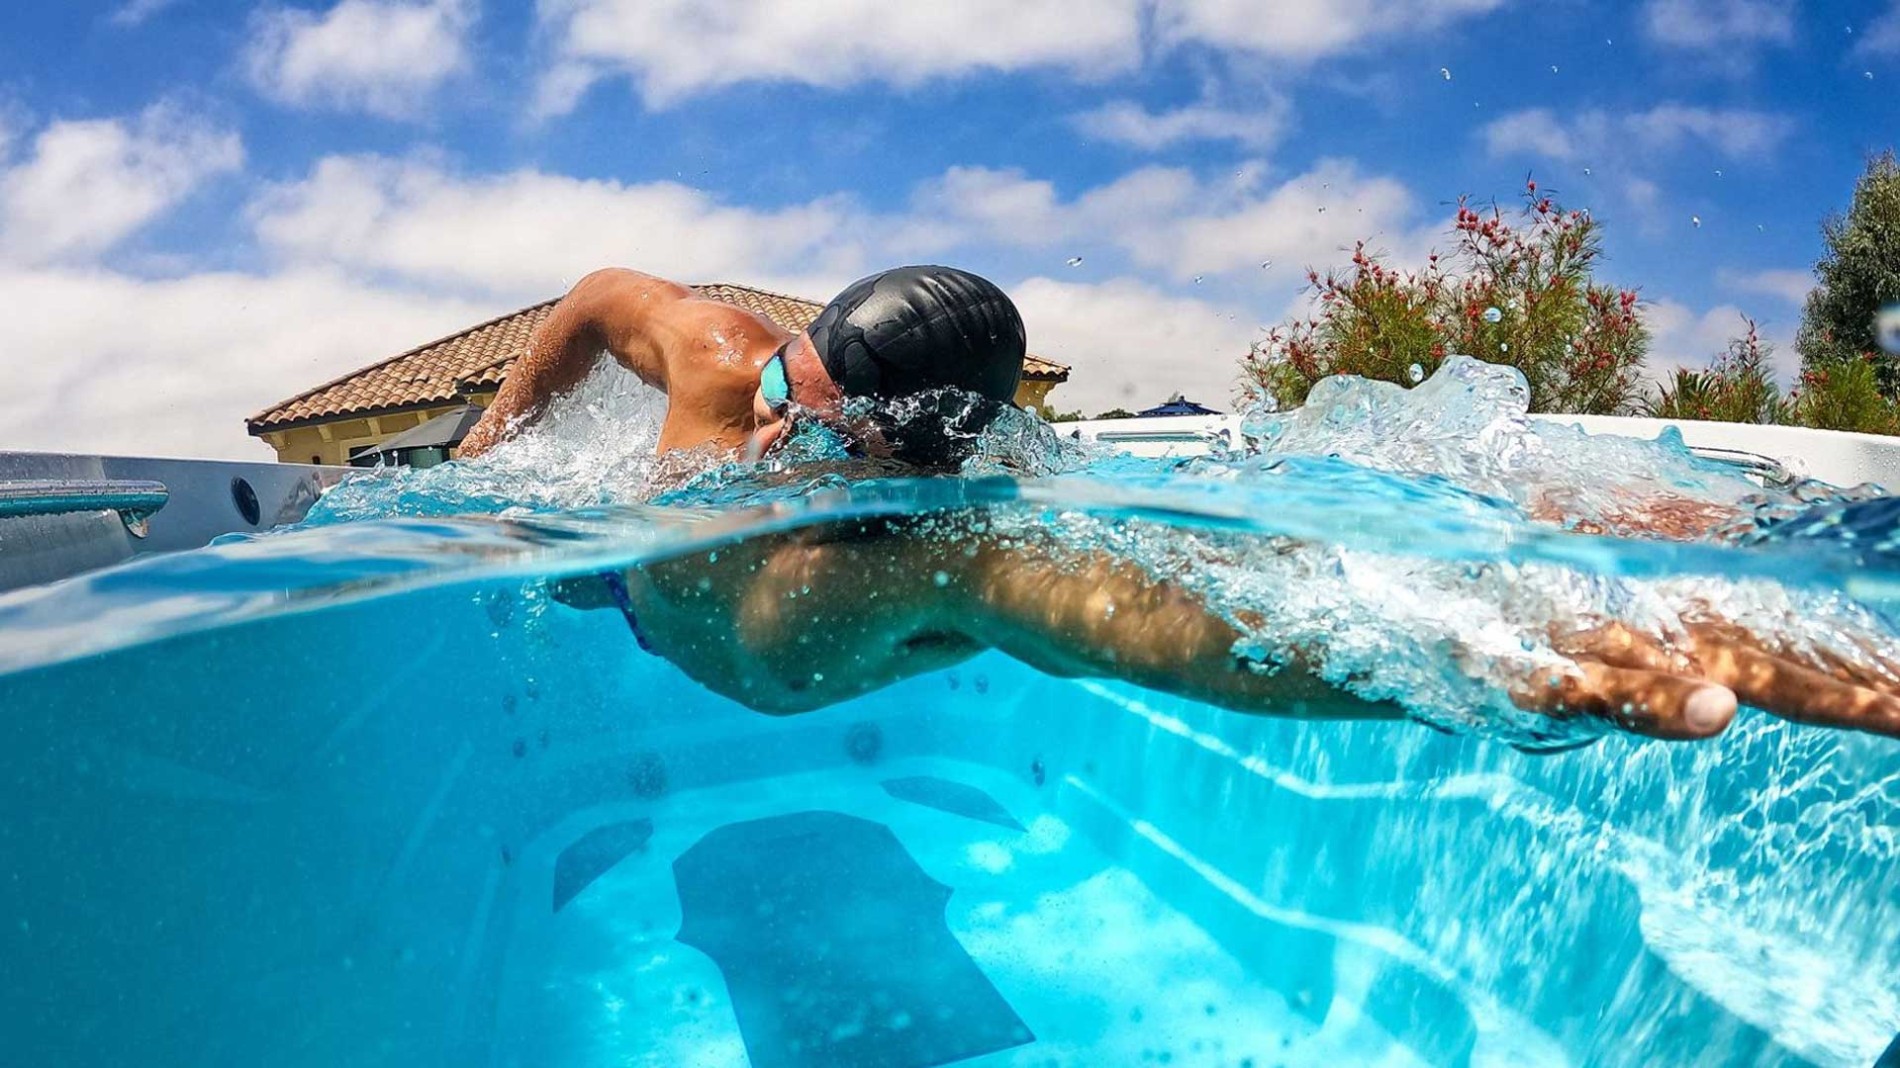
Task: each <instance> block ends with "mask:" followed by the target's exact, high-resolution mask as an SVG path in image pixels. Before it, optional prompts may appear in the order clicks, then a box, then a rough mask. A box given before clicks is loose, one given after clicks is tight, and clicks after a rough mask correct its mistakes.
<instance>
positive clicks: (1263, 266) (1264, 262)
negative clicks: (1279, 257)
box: [1260, 260, 1273, 271]
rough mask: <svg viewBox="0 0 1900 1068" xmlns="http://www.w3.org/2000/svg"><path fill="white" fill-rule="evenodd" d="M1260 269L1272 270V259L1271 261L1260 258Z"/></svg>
mask: <svg viewBox="0 0 1900 1068" xmlns="http://www.w3.org/2000/svg"><path fill="white" fill-rule="evenodd" d="M1260 269H1261V270H1263V271H1270V270H1272V269H1273V261H1272V260H1261V261H1260Z"/></svg>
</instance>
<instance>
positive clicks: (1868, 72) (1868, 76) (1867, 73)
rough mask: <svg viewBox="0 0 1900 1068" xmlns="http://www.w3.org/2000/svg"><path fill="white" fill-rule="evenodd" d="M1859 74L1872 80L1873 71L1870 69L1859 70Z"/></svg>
mask: <svg viewBox="0 0 1900 1068" xmlns="http://www.w3.org/2000/svg"><path fill="white" fill-rule="evenodd" d="M1860 76H1861V77H1863V78H1865V79H1867V80H1868V81H1870V82H1871V81H1873V80H1874V72H1873V71H1870V70H1864V71H1861V72H1860Z"/></svg>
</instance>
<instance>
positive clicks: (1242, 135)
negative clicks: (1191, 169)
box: [1074, 95, 1291, 152]
mask: <svg viewBox="0 0 1900 1068" xmlns="http://www.w3.org/2000/svg"><path fill="white" fill-rule="evenodd" d="M1290 110H1291V108H1290V107H1289V105H1288V102H1287V100H1286V98H1285V97H1282V96H1277V95H1275V96H1270V97H1267V98H1266V99H1265V100H1263V101H1262V102H1261V103H1260V104H1259V105H1257V106H1255V107H1252V108H1223V107H1219V106H1216V105H1214V104H1210V103H1205V102H1203V103H1199V104H1190V105H1188V106H1186V107H1181V108H1175V109H1173V110H1171V111H1160V112H1153V111H1149V110H1148V109H1146V108H1144V107H1142V106H1141V105H1139V104H1137V103H1135V102H1133V101H1130V100H1115V101H1110V102H1109V103H1107V104H1104V105H1102V106H1101V107H1099V108H1096V109H1094V110H1092V111H1085V112H1082V113H1081V114H1079V115H1076V116H1075V117H1074V121H1075V125H1076V127H1077V129H1079V130H1081V131H1082V132H1083V133H1084V134H1086V135H1088V136H1090V137H1093V138H1096V139H1098V140H1102V141H1109V142H1112V143H1114V144H1118V145H1127V146H1128V147H1130V148H1138V149H1143V150H1145V151H1149V152H1153V151H1156V150H1158V149H1163V148H1167V147H1169V146H1171V145H1176V144H1180V143H1182V142H1187V141H1233V142H1235V143H1237V144H1240V145H1242V146H1244V147H1246V148H1251V149H1263V148H1269V147H1271V146H1273V145H1274V144H1275V143H1277V142H1278V141H1279V140H1280V138H1281V136H1282V135H1283V134H1285V132H1286V127H1287V120H1288V117H1289V116H1288V113H1289V111H1290Z"/></svg>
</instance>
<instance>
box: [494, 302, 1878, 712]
mask: <svg viewBox="0 0 1900 1068" xmlns="http://www.w3.org/2000/svg"><path fill="white" fill-rule="evenodd" d="M603 352H604V353H606V354H607V355H609V356H611V357H612V358H613V359H614V360H616V361H617V362H618V363H620V364H621V365H622V366H623V367H626V368H627V369H628V370H630V371H632V372H633V373H634V374H636V375H639V376H640V378H641V379H643V380H644V381H646V382H648V383H650V384H652V385H654V386H656V387H658V388H660V389H662V390H665V391H666V393H667V403H668V408H667V415H666V419H665V422H664V424H663V427H662V430H661V435H660V443H659V449H660V451H661V452H662V453H670V452H677V451H681V450H693V449H705V448H709V447H710V448H711V449H712V450H714V452H715V453H723V454H726V455H728V456H730V455H743V456H749V457H755V458H756V457H758V456H762V455H764V454H766V453H767V452H769V451H771V450H772V449H773V448H774V446H775V445H778V444H779V443H781V442H782V441H783V440H785V438H786V436H787V433H788V430H789V428H790V426H791V424H792V423H793V422H794V421H795V420H797V419H801V418H811V419H814V420H816V421H818V422H820V423H822V424H824V425H826V426H829V427H830V428H831V429H833V430H834V431H836V432H837V433H838V434H839V435H840V436H842V437H843V438H844V439H845V440H847V441H848V442H850V443H852V444H853V447H854V448H857V449H860V450H862V451H864V452H865V453H867V454H869V455H873V456H879V457H885V458H888V459H890V460H893V461H895V462H901V463H907V464H913V465H916V466H919V467H922V468H925V469H932V468H936V469H941V468H942V467H944V466H953V465H954V462H955V461H956V460H957V459H958V458H959V456H958V455H957V448H958V443H959V442H967V441H968V435H967V434H965V435H952V434H947V433H945V429H946V428H945V427H944V426H941V425H935V426H933V425H930V424H931V422H932V420H933V419H938V418H939V417H940V416H941V413H942V412H943V411H944V410H945V409H943V408H940V407H939V408H931V407H928V406H926V408H925V411H924V414H922V415H920V416H919V418H918V421H919V422H921V423H922V424H924V425H900V424H893V423H892V422H891V421H889V420H888V419H885V420H880V419H877V418H865V417H855V418H854V417H853V416H852V415H851V413H850V409H851V406H850V405H848V404H847V400H848V399H849V398H853V397H869V398H873V399H876V400H879V401H890V400H896V399H901V398H905V397H915V396H918V395H932V394H935V393H937V392H938V391H943V390H946V389H950V390H955V391H961V392H960V393H957V394H956V395H958V396H963V397H970V398H974V400H975V401H976V402H977V404H978V407H979V409H982V406H983V405H988V406H990V407H989V408H987V409H983V410H987V411H988V412H991V413H994V412H995V411H1000V410H1001V407H1000V406H1001V405H1004V404H1007V403H1008V402H1009V399H1010V398H1011V396H1012V395H1013V394H1014V391H1015V388H1016V383H1017V380H1018V379H1019V377H1020V375H1021V370H1022V361H1023V356H1024V352H1025V344H1024V330H1023V324H1022V319H1021V317H1020V316H1019V315H1018V314H1017V311H1016V308H1015V306H1014V305H1013V304H1012V303H1011V302H1010V300H1009V298H1008V297H1007V296H1005V295H1004V294H1003V293H1002V291H1001V290H1000V289H998V288H997V287H996V286H995V285H993V284H991V283H990V282H988V281H986V280H984V279H982V278H979V277H977V276H975V275H972V274H969V273H967V272H964V271H958V270H955V269H952V268H947V267H904V268H898V269H896V270H892V271H886V272H884V273H882V274H877V275H873V276H871V277H869V278H866V279H863V280H861V281H859V282H856V283H854V284H852V285H851V286H849V287H847V288H846V289H845V290H844V292H843V293H841V294H839V296H838V298H837V299H836V300H833V301H832V302H831V303H830V304H829V305H827V306H826V307H825V309H824V310H823V312H821V313H820V314H819V316H818V318H817V320H816V321H814V322H813V323H812V325H811V327H810V328H809V329H807V330H804V331H801V332H799V333H797V334H790V333H788V332H786V331H785V330H783V329H782V328H780V327H778V326H776V325H775V324H773V323H771V322H770V321H769V320H766V319H764V318H763V317H761V316H758V315H755V314H753V313H751V312H747V311H745V310H743V309H740V308H736V307H733V306H732V305H728V304H722V303H720V302H717V301H712V300H706V299H703V298H700V297H697V296H695V295H694V294H693V292H692V291H691V290H689V289H687V288H686V287H684V286H680V285H676V284H674V283H672V282H667V281H664V280H661V279H657V278H652V277H650V276H647V275H642V274H638V273H635V272H632V271H618V270H614V271H601V272H597V273H595V274H592V275H589V276H588V277H587V278H585V279H583V280H582V281H581V282H580V284H579V285H577V286H576V287H575V289H574V291H573V292H571V293H570V294H568V296H567V297H565V298H563V299H562V301H561V302H560V303H559V304H558V305H557V306H556V307H555V309H554V311H553V313H552V314H551V315H550V316H549V318H548V319H547V321H546V322H545V323H544V324H543V325H542V326H541V328H540V329H539V330H538V331H537V332H536V334H535V337H534V338H533V340H532V342H531V344H530V349H529V352H528V354H527V355H526V356H524V357H523V358H522V360H521V361H520V362H519V363H518V364H517V366H516V367H515V369H514V370H513V371H512V373H511V374H510V376H509V379H508V381H507V383H506V384H505V385H504V386H503V388H502V390H501V392H500V394H499V395H498V396H497V397H496V400H495V403H494V404H493V405H492V406H491V407H490V408H489V410H488V413H487V414H486V415H485V416H484V417H483V419H482V421H481V422H480V423H479V424H477V426H476V427H475V428H474V429H473V431H471V433H470V435H469V438H468V440H467V441H465V442H464V443H463V454H464V455H479V454H480V453H482V452H483V451H485V450H487V449H489V448H492V447H493V446H494V445H495V444H497V443H498V442H500V441H502V440H504V439H505V438H507V437H508V436H510V435H512V434H514V433H517V432H519V431H520V429H521V428H523V427H525V426H528V425H531V424H532V423H533V422H534V421H535V419H537V418H539V417H540V415H541V414H542V413H544V412H545V411H546V409H547V405H548V402H549V401H550V400H552V399H553V398H554V397H555V396H556V395H558V394H559V393H561V392H563V391H565V390H568V389H571V388H573V387H574V386H575V385H577V384H578V383H579V382H580V381H581V380H582V379H583V378H585V377H587V375H588V374H589V373H590V372H591V371H592V370H593V367H594V365H595V363H596V362H597V361H598V360H599V359H600V357H601V354H602V353H603ZM983 410H979V411H978V412H977V413H976V414H975V415H972V414H971V410H970V409H969V408H955V409H954V414H953V415H952V416H949V417H948V418H953V419H956V420H960V421H961V422H962V429H964V430H968V429H969V427H970V423H971V421H972V420H975V421H977V422H979V423H980V420H981V419H982V418H983ZM979 530H980V525H978V524H971V525H969V528H968V533H967V534H965V535H962V536H959V537H954V538H952V537H945V536H943V535H942V533H941V532H939V533H937V534H933V535H930V536H924V535H920V534H918V533H917V532H916V520H915V519H914V518H913V519H910V520H905V521H883V520H880V521H875V522H854V523H847V524H835V525H833V526H832V527H831V528H829V529H826V530H805V531H798V532H794V533H792V534H786V535H779V536H774V537H769V538H755V539H752V540H749V541H746V542H742V543H739V544H737V545H734V546H730V547H728V548H725V549H722V550H721V551H720V552H718V553H716V554H695V555H693V556H691V557H686V558H681V559H676V560H671V561H664V562H658V563H653V564H648V565H645V566H642V567H638V568H634V569H631V570H629V571H627V572H626V573H625V574H624V575H619V574H614V575H607V576H595V577H591V578H585V579H577V580H569V581H566V582H563V583H561V584H559V585H558V586H557V591H556V592H557V596H559V597H560V598H561V599H562V600H563V601H565V602H567V603H569V604H571V605H574V606H576V607H587V608H609V609H611V608H615V607H617V608H619V609H620V610H621V611H622V612H624V613H625V614H626V615H627V619H628V622H629V623H630V624H631V625H632V626H633V628H634V634H635V636H636V637H637V638H638V639H639V640H640V642H641V644H642V645H643V646H645V647H646V648H648V649H650V650H652V651H653V652H655V653H657V654H659V655H661V656H664V657H666V658H667V659H669V660H671V661H672V662H673V663H674V664H675V665H676V666H678V667H679V668H680V669H681V670H683V671H684V672H685V673H686V674H688V675H690V676H692V677H693V678H694V679H696V680H697V681H699V682H700V683H701V684H702V685H705V686H706V687H708V688H709V689H712V690H714V691H716V692H718V693H721V694H724V695H726V696H728V697H731V698H733V699H734V700H737V701H739V702H741V703H743V704H745V705H747V706H749V707H751V708H754V709H756V710H759V711H762V712H768V713H773V714H788V713H795V712H802V711H807V710H810V709H815V708H821V707H824V706H826V705H830V704H833V703H836V702H839V701H843V700H847V699H849V698H852V697H856V696H859V695H861V694H865V693H868V692H871V691H873V690H877V689H880V688H882V687H884V686H888V685H890V684H892V683H894V682H897V681H899V680H901V679H905V678H909V677H911V676H914V675H918V674H922V673H925V672H930V671H937V670H941V669H943V668H946V667H949V666H952V665H954V664H956V663H959V662H961V661H963V660H967V659H969V658H970V657H973V656H975V655H977V654H978V653H981V652H983V651H985V650H988V649H996V650H1000V651H1002V652H1003V653H1006V654H1008V655H1010V656H1012V657H1015V658H1016V659H1018V660H1021V661H1023V662H1024V663H1026V664H1028V665H1030V666H1032V667H1034V668H1037V669H1039V670H1041V671H1043V672H1046V673H1048V674H1051V675H1057V676H1064V677H1104V678H1116V679H1122V680H1125V681H1128V682H1132V683H1135V684H1137V685H1141V686H1145V687H1149V688H1151V689H1155V690H1160V691H1164V692H1168V693H1174V694H1179V695H1182V696H1185V697H1190V698H1193V699H1196V700H1202V701H1207V702H1209V703H1213V704H1218V705H1222V706H1225V707H1228V708H1233V709H1237V710H1241V711H1246V712H1251V713H1257V714H1265V715H1290V716H1302V717H1308V718H1334V719H1343V718H1354V719H1358V718H1377V719H1394V718H1401V717H1403V715H1404V712H1403V711H1402V710H1401V709H1400V708H1399V707H1398V706H1397V705H1395V704H1390V703H1380V702H1371V701H1366V700H1363V699H1361V698H1358V697H1356V696H1354V695H1352V694H1349V693H1346V692H1344V691H1342V690H1339V689H1337V688H1335V687H1333V686H1331V685H1330V684H1328V683H1326V682H1325V681H1324V680H1322V679H1321V678H1320V677H1319V675H1318V674H1317V672H1316V671H1315V670H1314V669H1313V667H1312V666H1311V665H1307V664H1303V663H1298V662H1295V663H1288V664H1280V665H1274V670H1271V671H1265V670H1260V668H1261V667H1262V665H1256V664H1251V663H1248V662H1246V661H1244V660H1241V659H1238V658H1237V657H1236V656H1235V653H1234V649H1235V647H1236V645H1237V644H1238V643H1239V641H1240V639H1241V637H1242V635H1241V633H1240V632H1239V631H1238V630H1237V629H1236V628H1235V627H1234V626H1233V625H1232V624H1231V623H1229V622H1227V621H1226V620H1223V619H1222V618H1220V617H1219V616H1218V615H1216V614H1215V613H1213V612H1211V611H1209V610H1208V608H1207V607H1206V606H1205V605H1204V604H1202V603H1201V602H1200V601H1199V600H1197V599H1196V597H1195V596H1194V595H1193V594H1192V593H1191V592H1189V591H1187V590H1185V589H1183V588H1181V587H1179V586H1178V585H1175V584H1172V583H1169V582H1166V581H1163V580H1161V579H1158V578H1156V577H1154V576H1152V575H1151V574H1149V573H1148V572H1146V571H1144V570H1143V569H1142V568H1140V567H1138V566H1137V565H1135V564H1134V563H1133V562H1131V561H1127V560H1121V559H1116V558H1113V557H1110V556H1106V555H1103V554H1081V553H1078V552H1076V551H1074V550H1065V549H1064V548H1062V547H1060V546H1059V545H1057V544H1056V543H1055V541H1054V540H1053V539H1045V540H1043V541H1042V542H1040V543H1028V544H1026V543H1024V542H1022V541H1017V542H1015V543H1012V544H1009V545H1002V544H999V543H997V542H996V541H994V540H993V539H992V538H990V537H988V536H986V535H984V534H982V533H980V532H979ZM1261 622H1262V623H1263V624H1265V625H1267V626H1268V627H1269V628H1270V624H1271V621H1270V620H1264V621H1261ZM1554 645H1555V647H1556V648H1557V649H1558V650H1560V651H1561V652H1562V653H1563V654H1564V655H1566V656H1568V657H1570V658H1571V664H1570V666H1569V668H1568V669H1567V670H1564V671H1561V672H1550V673H1539V675H1538V677H1526V678H1523V679H1521V680H1516V682H1515V683H1514V684H1511V685H1508V686H1507V687H1506V689H1507V690H1508V693H1509V696H1510V698H1511V700H1512V701H1513V702H1514V703H1516V704H1518V705H1519V706H1521V707H1524V708H1527V709H1531V710H1534V711H1539V712H1543V713H1546V714H1548V715H1551V716H1554V717H1558V718H1567V717H1575V716H1590V717H1595V718H1598V719H1602V720H1604V721H1606V722H1609V723H1611V724H1613V725H1615V726H1617V727H1619V728H1621V729H1624V730H1627V731H1630V732H1633V733H1636V734H1641V735H1647V736H1650V737H1656V738H1666V739H1693V738H1705V737H1709V736H1712V735H1715V734H1719V733H1721V732H1722V731H1723V730H1725V729H1726V728H1727V727H1728V725H1729V723H1730V721H1731V720H1732V719H1733V718H1734V716H1735V712H1736V708H1737V705H1738V702H1744V701H1745V702H1747V703H1749V704H1751V705H1754V706H1756V707H1758V708H1761V709H1763V710H1765V711H1767V712H1770V713H1772V714H1775V715H1779V716H1781V717H1783V718H1786V719H1790V720H1794V721H1797V722H1803V723H1811V724H1816V725H1821V726H1827V727H1838V728H1845V729H1853V730H1865V731H1870V732H1874V733H1880V734H1887V735H1893V736H1900V666H1897V665H1893V664H1888V663H1885V662H1884V661H1878V660H1877V659H1876V658H1873V657H1872V656H1871V654H1864V653H1862V654H1857V655H1839V654H1835V653H1832V652H1829V651H1827V650H1806V649H1804V650H1793V649H1788V648H1782V647H1779V646H1776V645H1773V644H1771V643H1770V642H1767V641H1764V640H1761V639H1760V638H1758V637H1757V636H1755V635H1751V634H1749V633H1748V632H1746V631H1745V630H1743V629H1742V628H1739V627H1735V626H1733V625H1730V624H1728V623H1726V622H1725V621H1723V620H1720V619H1704V620H1694V621H1685V636H1684V638H1683V639H1682V640H1681V641H1680V642H1678V643H1675V644H1673V645H1671V646H1667V647H1665V646H1663V645H1661V644H1659V643H1657V642H1655V641H1653V640H1651V639H1649V638H1647V637H1644V636H1642V635H1639V634H1637V633H1635V632H1633V631H1631V630H1628V629H1626V628H1623V627H1621V626H1618V625H1615V624H1608V625H1605V626H1602V627H1599V628H1594V629H1591V630H1588V631H1585V632H1582V633H1577V634H1569V635H1558V636H1555V640H1554Z"/></svg>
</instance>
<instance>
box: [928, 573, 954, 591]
mask: <svg viewBox="0 0 1900 1068" xmlns="http://www.w3.org/2000/svg"><path fill="white" fill-rule="evenodd" d="M930 580H931V581H932V582H935V583H936V584H937V588H938V589H943V588H944V587H945V586H948V585H950V573H949V572H948V571H939V572H937V573H936V574H935V575H932V576H931V577H930Z"/></svg>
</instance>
